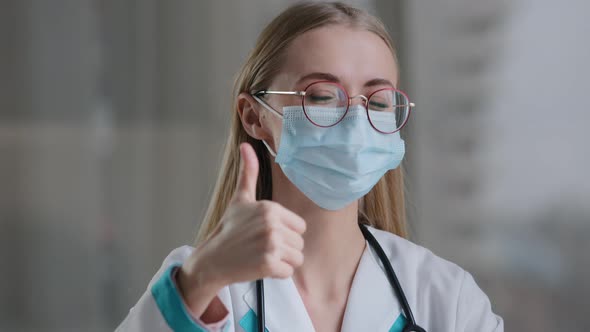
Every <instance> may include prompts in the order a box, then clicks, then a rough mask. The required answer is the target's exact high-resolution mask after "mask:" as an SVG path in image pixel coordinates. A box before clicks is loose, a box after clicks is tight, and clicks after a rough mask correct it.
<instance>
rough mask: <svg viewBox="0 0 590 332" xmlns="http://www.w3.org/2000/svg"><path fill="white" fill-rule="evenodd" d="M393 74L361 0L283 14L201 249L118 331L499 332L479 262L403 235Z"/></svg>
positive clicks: (171, 267)
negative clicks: (479, 277)
mask: <svg viewBox="0 0 590 332" xmlns="http://www.w3.org/2000/svg"><path fill="white" fill-rule="evenodd" d="M397 83H398V67H397V62H396V57H395V52H394V49H393V46H392V43H391V40H390V37H389V36H388V34H387V32H386V31H385V29H384V27H383V25H382V24H381V23H380V22H379V21H378V19H376V18H375V17H373V16H370V15H369V14H367V13H366V12H364V11H361V10H359V9H356V8H352V7H350V6H347V5H344V4H341V3H301V4H297V5H295V6H293V7H290V8H289V9H287V10H286V11H284V12H283V13H282V14H280V15H279V16H278V17H277V18H275V19H274V20H273V21H272V22H271V23H270V24H269V25H268V26H267V27H266V28H265V29H264V31H263V32H262V34H261V36H260V37H259V39H258V42H257V44H256V47H255V48H254V50H253V51H252V53H251V54H250V56H249V58H248V60H247V61H246V63H245V65H244V66H243V67H242V69H241V71H240V72H239V75H238V77H237V80H236V84H235V101H234V107H233V110H232V112H233V115H232V116H233V122H232V129H231V134H230V136H229V139H228V142H227V146H226V151H225V156H224V161H223V167H222V170H221V173H220V176H219V179H218V181H217V186H216V190H215V193H214V195H213V199H212V201H211V203H210V205H209V209H208V212H207V215H206V217H205V220H204V222H203V223H202V226H201V231H200V233H199V237H198V241H197V243H198V245H197V247H196V249H193V248H192V247H188V246H185V247H181V248H178V249H176V250H174V251H172V253H170V255H169V256H168V257H167V258H166V259H165V260H164V263H163V265H162V267H161V269H160V270H159V271H158V272H157V273H156V275H155V276H154V278H153V280H152V282H151V283H150V285H149V287H148V290H147V291H146V293H145V294H144V295H143V296H142V297H141V298H140V300H139V302H138V303H137V305H136V306H135V307H134V308H133V309H132V310H131V311H130V313H129V315H128V316H127V318H126V319H125V320H124V321H123V323H122V324H121V325H120V326H119V328H118V330H120V331H170V330H175V331H217V330H221V331H248V332H250V331H260V330H262V329H264V328H266V330H267V331H314V330H315V331H351V332H352V331H355V332H356V331H423V330H428V331H452V332H458V331H478V332H481V331H503V322H502V319H501V318H499V317H497V316H496V315H494V314H493V313H492V311H491V306H490V302H489V300H488V298H487V297H486V295H485V294H484V293H483V292H482V291H481V290H480V289H479V288H478V286H477V285H476V283H475V282H474V280H473V278H472V277H471V275H469V274H468V273H467V272H465V271H464V270H462V269H461V268H459V267H458V266H456V265H454V264H452V263H450V262H447V261H445V260H443V259H441V258H438V257H436V256H435V255H433V254H432V253H431V252H430V251H428V250H426V249H424V248H422V247H419V246H417V245H414V244H412V243H411V242H409V241H408V240H406V239H405V237H406V224H405V210H404V194H403V175H402V171H401V168H400V167H399V164H400V162H401V160H402V158H403V155H404V151H405V145H404V144H405V143H404V141H403V140H402V139H401V137H400V134H399V129H401V127H403V125H404V124H405V123H406V121H407V119H408V116H409V113H410V109H411V106H413V105H412V104H411V103H410V102H409V100H408V98H407V96H406V95H405V94H404V93H403V92H401V91H399V90H397V89H396V88H395V87H396V86H397ZM304 243H305V246H304ZM390 267H393V269H391V268H390ZM390 270H391V271H390ZM259 279H263V282H257V281H256V280H259ZM414 324H416V325H420V326H421V328H423V329H421V328H420V327H418V326H415V325H414ZM263 326H264V327H263Z"/></svg>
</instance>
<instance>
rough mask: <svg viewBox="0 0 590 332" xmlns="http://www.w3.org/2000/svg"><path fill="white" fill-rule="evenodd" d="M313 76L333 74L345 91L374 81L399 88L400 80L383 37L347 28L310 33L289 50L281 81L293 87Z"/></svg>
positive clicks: (291, 45) (341, 27)
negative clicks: (386, 80)
mask: <svg viewBox="0 0 590 332" xmlns="http://www.w3.org/2000/svg"><path fill="white" fill-rule="evenodd" d="M312 72H326V73H330V74H333V75H335V76H337V77H338V78H339V79H340V80H341V82H342V84H343V85H345V87H346V88H355V87H359V86H362V85H363V84H364V83H365V82H367V81H370V80H372V79H375V78H384V79H388V80H390V81H391V82H393V83H394V84H397V76H398V69H397V65H396V64H395V61H394V58H393V54H392V51H391V50H390V49H389V47H388V46H387V44H386V43H385V42H384V41H383V40H382V39H381V37H379V36H378V35H377V34H375V33H373V32H370V31H367V30H364V29H362V28H355V27H348V26H344V25H331V26H326V27H321V28H317V29H313V30H310V31H308V32H306V33H304V34H302V35H301V36H299V37H297V38H295V40H293V42H292V43H291V44H290V45H289V46H288V48H287V50H286V57H285V63H284V64H283V68H282V70H281V73H282V75H280V76H282V77H281V79H280V80H281V81H288V82H290V83H291V84H294V82H296V81H297V80H298V78H300V77H301V76H304V75H306V74H308V73H312ZM277 78H278V77H277ZM288 82H284V83H287V84H288Z"/></svg>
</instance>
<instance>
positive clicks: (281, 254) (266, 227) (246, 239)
mask: <svg viewBox="0 0 590 332" xmlns="http://www.w3.org/2000/svg"><path fill="white" fill-rule="evenodd" d="M240 157H241V160H240V171H239V172H240V173H239V176H238V182H237V187H236V191H235V192H234V195H233V197H232V199H231V201H230V203H229V205H228V207H227V209H226V211H225V214H224V215H223V217H222V218H221V220H220V223H219V225H218V228H217V229H216V230H215V231H214V233H213V236H212V237H211V238H210V239H209V240H208V241H206V242H205V243H203V244H202V245H201V246H199V247H198V248H197V249H195V250H194V251H193V253H192V255H191V256H190V257H189V258H188V259H187V260H186V261H185V262H184V264H183V266H182V268H181V271H180V273H179V277H178V282H179V286H180V289H181V291H182V292H183V294H184V297H185V300H186V299H190V298H194V296H191V293H194V294H197V293H199V294H200V293H202V291H203V290H202V287H204V285H207V287H211V288H215V289H219V288H221V287H224V286H226V285H229V284H232V283H235V282H242V281H252V280H256V279H261V278H265V277H272V278H288V277H290V276H291V275H292V274H293V271H294V269H295V268H296V267H298V266H300V265H301V264H302V263H303V253H302V249H303V237H302V234H303V232H304V231H305V227H306V226H305V221H304V220H303V219H302V218H301V217H299V216H298V215H296V214H295V213H293V212H292V211H289V210H288V209H286V208H285V207H283V206H282V205H280V204H278V203H276V202H272V201H257V200H256V183H257V179H258V158H257V157H256V153H255V152H254V149H253V148H252V146H251V145H250V144H248V143H243V144H242V145H240ZM197 288H201V289H200V290H197ZM201 300H202V298H201ZM187 303H188V301H187Z"/></svg>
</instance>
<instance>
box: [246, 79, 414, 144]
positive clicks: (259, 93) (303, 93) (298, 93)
mask: <svg viewBox="0 0 590 332" xmlns="http://www.w3.org/2000/svg"><path fill="white" fill-rule="evenodd" d="M320 83H329V84H333V85H336V86H338V87H339V88H340V90H342V91H344V94H345V96H346V99H347V105H346V111H345V112H344V113H343V114H342V117H341V118H340V119H339V120H338V121H337V122H335V123H333V124H331V125H327V126H324V125H320V124H317V123H315V122H314V121H313V120H312V119H310V118H309V115H307V112H306V111H305V96H306V91H307V89H309V87H310V86H312V85H315V84H320ZM385 90H390V91H395V92H399V93H401V94H402V95H403V96H404V97H405V98H406V100H407V101H408V104H404V105H397V106H409V107H408V115H407V116H406V118H405V119H404V122H403V123H402V124H401V125H400V126H399V128H398V129H396V130H395V131H392V132H386V131H382V130H379V129H377V127H376V126H375V125H374V124H373V121H372V120H371V116H370V115H369V100H371V97H372V96H373V95H374V94H376V93H378V92H380V91H385ZM267 94H274V95H291V96H300V97H302V98H301V107H302V108H303V114H304V115H305V117H306V118H307V120H309V122H311V123H312V124H313V125H315V126H318V127H321V128H329V127H333V126H335V125H337V124H339V123H340V122H341V121H342V120H344V118H345V117H346V114H347V113H348V110H349V108H350V101H351V100H352V99H354V98H359V97H360V98H361V99H362V100H363V103H364V104H365V105H364V106H365V111H366V112H367V120H368V121H369V123H370V124H371V127H373V129H375V130H376V131H378V132H380V133H382V134H386V135H389V134H395V133H396V132H398V131H400V130H401V129H402V128H403V127H404V126H405V125H406V123H407V122H408V120H409V119H410V114H411V112H412V109H413V108H414V107H415V106H416V104H414V103H412V102H410V98H409V97H408V95H407V94H406V93H405V92H403V91H401V90H398V89H396V88H394V87H391V88H382V89H377V90H375V91H373V92H371V94H370V95H369V96H368V97H366V96H364V95H362V94H361V95H356V96H352V97H350V96H349V94H348V91H346V89H345V88H344V87H343V86H342V85H341V84H340V83H337V82H333V81H325V80H324V81H316V82H312V83H310V84H308V85H307V86H306V87H305V89H303V90H302V91H279V90H260V91H257V92H254V93H253V94H252V95H253V96H254V97H260V96H264V95H267ZM256 99H257V100H258V101H259V102H262V103H264V104H266V103H265V102H263V101H262V100H260V99H259V98H256ZM265 106H267V107H269V108H270V109H271V110H273V111H274V112H276V113H277V114H279V115H281V116H282V114H281V113H279V112H278V111H276V110H275V109H274V108H272V107H270V106H269V105H265Z"/></svg>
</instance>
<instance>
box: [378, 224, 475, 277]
mask: <svg viewBox="0 0 590 332" xmlns="http://www.w3.org/2000/svg"><path fill="white" fill-rule="evenodd" d="M369 230H370V231H371V233H372V234H373V235H374V236H375V238H376V239H377V241H379V244H380V245H381V247H382V248H383V251H385V254H386V255H387V256H388V258H389V260H390V262H391V264H393V265H394V266H393V267H394V269H396V270H400V272H401V271H406V272H409V273H412V274H415V275H417V276H420V278H421V279H424V278H426V279H430V278H436V279H437V280H441V278H444V279H445V280H447V281H449V282H456V281H457V280H459V281H460V279H462V278H464V273H465V270H463V269H462V268H461V267H460V266H458V265H457V264H455V263H453V262H450V261H448V260H446V259H444V258H441V257H439V256H437V255H435V254H434V253H433V252H432V251H430V250H429V249H427V248H424V247H422V246H420V245H417V244H415V243H413V242H411V241H409V240H407V239H404V238H402V237H400V236H397V235H395V234H393V233H390V232H386V231H382V230H379V229H376V228H373V227H369ZM396 266H397V268H396ZM433 273H436V274H433ZM429 277H430V278H429Z"/></svg>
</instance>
